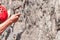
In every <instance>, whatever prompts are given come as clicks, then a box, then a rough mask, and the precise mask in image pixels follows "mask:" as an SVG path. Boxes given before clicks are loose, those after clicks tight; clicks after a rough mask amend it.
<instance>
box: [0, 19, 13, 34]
mask: <svg viewBox="0 0 60 40" xmlns="http://www.w3.org/2000/svg"><path fill="white" fill-rule="evenodd" d="M11 24H12V21H11V20H9V19H8V20H6V21H5V22H4V23H2V24H0V34H1V33H2V32H3V31H5V29H6V28H7V27H8V26H9V25H11Z"/></svg>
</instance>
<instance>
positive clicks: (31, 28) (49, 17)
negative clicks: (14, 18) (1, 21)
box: [0, 0, 60, 40]
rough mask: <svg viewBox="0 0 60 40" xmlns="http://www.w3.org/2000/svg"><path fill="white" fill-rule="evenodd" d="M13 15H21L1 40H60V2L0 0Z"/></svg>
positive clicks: (52, 0) (48, 0) (54, 0)
mask: <svg viewBox="0 0 60 40" xmlns="http://www.w3.org/2000/svg"><path fill="white" fill-rule="evenodd" d="M0 3H1V4H2V5H4V6H6V8H7V10H8V11H9V13H11V15H13V14H15V13H20V14H21V16H20V18H19V20H18V22H17V23H15V24H14V23H13V24H12V25H11V26H10V27H8V28H7V29H6V30H5V31H4V32H3V33H2V34H1V36H0V40H60V0H0Z"/></svg>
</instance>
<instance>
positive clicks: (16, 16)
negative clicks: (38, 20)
mask: <svg viewBox="0 0 60 40" xmlns="http://www.w3.org/2000/svg"><path fill="white" fill-rule="evenodd" d="M19 17H20V14H19V13H17V14H14V15H12V16H11V17H10V18H9V20H10V21H12V23H15V22H17V20H18V19H19Z"/></svg>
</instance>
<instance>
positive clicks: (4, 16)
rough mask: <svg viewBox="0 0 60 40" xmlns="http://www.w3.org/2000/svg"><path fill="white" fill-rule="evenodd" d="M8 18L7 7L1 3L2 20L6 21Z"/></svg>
mask: <svg viewBox="0 0 60 40" xmlns="http://www.w3.org/2000/svg"><path fill="white" fill-rule="evenodd" d="M7 18H8V13H7V9H6V8H5V7H4V6H2V5H0V21H1V22H4V21H5V20H7Z"/></svg>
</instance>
